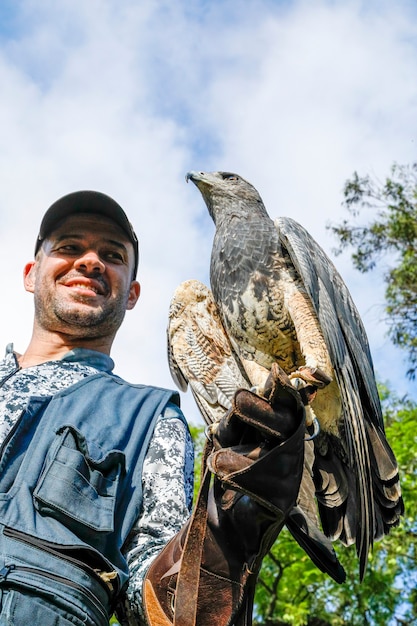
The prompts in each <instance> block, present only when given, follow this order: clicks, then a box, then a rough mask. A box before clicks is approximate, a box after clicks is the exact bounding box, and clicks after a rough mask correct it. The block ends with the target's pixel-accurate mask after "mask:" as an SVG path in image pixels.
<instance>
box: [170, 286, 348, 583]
mask: <svg viewBox="0 0 417 626" xmlns="http://www.w3.org/2000/svg"><path fill="white" fill-rule="evenodd" d="M167 335H168V360H169V365H170V370H171V374H172V377H173V379H174V381H175V382H176V384H177V385H178V387H179V388H180V389H182V390H183V391H186V389H187V385H188V384H189V385H190V388H191V391H192V393H193V396H194V398H195V401H196V403H197V406H198V407H199V410H200V412H201V414H202V416H203V418H204V420H205V422H206V423H207V424H210V423H212V422H216V421H218V420H219V419H221V418H222V417H223V416H224V414H225V412H226V411H227V410H228V409H229V408H231V402H232V399H233V396H234V394H235V392H236V390H237V389H239V388H242V387H243V388H246V389H248V388H250V387H251V383H250V381H249V380H248V378H247V376H246V374H245V373H244V372H243V368H242V366H241V364H240V361H239V357H238V356H237V354H236V353H235V352H234V350H233V348H232V346H231V345H230V342H229V339H228V337H227V335H226V333H225V331H224V328H223V325H222V323H221V321H220V317H219V314H218V311H217V306H216V304H215V302H214V299H213V296H212V293H211V291H210V290H209V289H208V288H207V287H206V286H205V285H204V284H202V283H200V282H199V281H197V280H188V281H185V282H184V283H181V285H179V287H178V288H177V289H176V291H175V293H174V295H173V298H172V300H171V305H170V310H169V322H168V330H167ZM311 448H312V445H311V442H310V441H307V442H306V451H305V458H304V470H303V478H302V483H301V487H300V492H299V495H298V506H297V507H295V508H294V510H293V511H292V512H291V514H290V516H289V519H288V523H287V526H288V530H289V531H290V532H291V534H292V535H293V537H294V539H295V540H296V541H297V542H298V543H299V545H300V546H301V547H302V548H303V549H304V550H305V551H306V553H307V554H308V555H309V557H310V558H311V559H312V561H313V562H314V563H315V564H316V565H317V567H319V568H320V569H321V570H322V571H324V572H327V573H328V574H329V575H330V576H332V577H333V578H334V579H335V580H336V581H337V582H343V581H344V579H345V573H344V570H343V568H342V566H341V565H340V563H339V561H338V559H337V557H336V554H335V552H334V550H333V548H332V547H331V545H330V543H329V541H328V540H327V539H326V537H325V536H324V535H323V533H322V532H321V531H320V529H319V527H318V520H317V509H316V504H315V494H314V484H313V480H312V463H313V456H314V454H313V451H312V449H311Z"/></svg>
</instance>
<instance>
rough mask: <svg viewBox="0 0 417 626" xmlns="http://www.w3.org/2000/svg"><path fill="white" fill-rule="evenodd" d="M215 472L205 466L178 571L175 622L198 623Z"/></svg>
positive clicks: (190, 625) (179, 625)
mask: <svg viewBox="0 0 417 626" xmlns="http://www.w3.org/2000/svg"><path fill="white" fill-rule="evenodd" d="M210 480H211V474H210V472H209V470H208V469H206V470H205V473H204V476H203V479H202V482H201V486H200V491H199V494H198V499H197V502H196V505H195V508H194V513H193V516H192V518H191V521H190V525H189V528H188V533H187V536H186V539H185V544H184V552H183V554H182V559H181V568H180V571H179V574H178V582H177V590H176V599H175V610H174V626H196V620H197V598H198V590H199V582H200V571H201V560H202V556H203V545H204V537H205V530H206V525H207V515H208V513H207V505H208V494H209V488H210Z"/></svg>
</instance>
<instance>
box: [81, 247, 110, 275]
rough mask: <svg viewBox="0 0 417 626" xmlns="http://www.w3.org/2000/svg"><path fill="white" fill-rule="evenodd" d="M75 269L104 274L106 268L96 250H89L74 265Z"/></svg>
mask: <svg viewBox="0 0 417 626" xmlns="http://www.w3.org/2000/svg"><path fill="white" fill-rule="evenodd" d="M74 267H75V268H76V269H79V270H83V271H85V272H99V273H100V274H102V273H103V272H104V271H105V269H106V266H105V265H104V263H103V261H102V260H101V259H100V257H99V255H98V254H97V253H96V252H94V250H88V251H87V252H85V253H84V254H82V255H81V256H80V257H78V259H77V260H76V261H75V263H74Z"/></svg>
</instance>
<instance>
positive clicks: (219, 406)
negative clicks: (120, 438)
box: [167, 280, 250, 424]
mask: <svg viewBox="0 0 417 626" xmlns="http://www.w3.org/2000/svg"><path fill="white" fill-rule="evenodd" d="M167 332H168V361H169V366H170V370H171V374H172V377H173V379H174V381H175V382H176V384H177V385H178V386H179V388H180V389H182V390H183V391H185V390H186V389H187V383H188V384H189V385H190V388H191V391H192V394H193V396H194V399H195V401H196V403H197V406H198V407H199V409H200V411H201V414H202V416H203V418H204V420H205V421H206V423H207V424H210V423H212V422H216V421H218V420H219V419H220V418H221V417H223V415H224V414H225V412H226V411H227V410H228V409H229V408H231V402H232V399H233V396H234V393H235V391H236V389H238V388H239V387H243V388H246V389H249V388H250V382H249V380H248V379H247V378H246V377H245V375H244V373H243V372H242V371H241V367H240V363H239V359H238V358H237V356H236V354H235V352H234V351H233V348H232V346H231V345H230V342H229V339H228V337H227V335H226V333H225V331H224V329H223V326H222V323H221V321H220V317H219V314H218V312H217V306H216V304H215V302H214V300H213V296H212V294H211V291H210V290H209V289H208V288H207V287H206V286H205V285H204V284H203V283H200V282H199V281H197V280H187V281H185V282H184V283H181V285H179V287H178V288H177V289H176V291H175V293H174V295H173V298H172V300H171V305H170V310H169V323H168V331H167Z"/></svg>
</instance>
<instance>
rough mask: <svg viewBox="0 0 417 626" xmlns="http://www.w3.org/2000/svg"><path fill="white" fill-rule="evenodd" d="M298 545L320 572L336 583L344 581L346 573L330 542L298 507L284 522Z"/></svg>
mask: <svg viewBox="0 0 417 626" xmlns="http://www.w3.org/2000/svg"><path fill="white" fill-rule="evenodd" d="M286 525H287V528H288V530H289V531H290V533H291V535H292V536H293V537H294V539H295V540H296V542H297V543H298V545H299V546H300V547H301V548H302V549H303V550H304V552H305V553H306V554H307V555H308V556H309V557H310V559H311V560H312V561H313V563H314V564H315V565H316V567H318V568H319V569H320V570H321V571H322V572H324V573H326V574H329V576H331V577H332V578H333V580H335V581H336V582H337V583H343V582H344V581H345V580H346V572H345V570H344V569H343V566H342V565H341V563H340V562H339V560H338V558H337V556H336V553H335V551H334V549H333V546H332V544H331V541H330V540H329V539H328V538H327V537H326V536H325V535H323V533H322V532H321V531H320V530H319V528H317V526H315V525H314V524H313V522H312V521H311V520H310V519H309V518H308V517H307V515H305V514H304V512H303V511H302V509H301V508H300V507H299V506H296V507H294V508H293V509H292V511H291V513H290V514H289V517H288V519H287V522H286Z"/></svg>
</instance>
